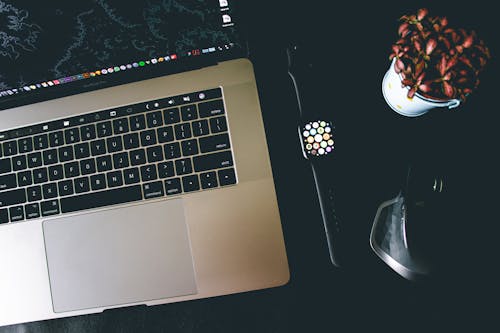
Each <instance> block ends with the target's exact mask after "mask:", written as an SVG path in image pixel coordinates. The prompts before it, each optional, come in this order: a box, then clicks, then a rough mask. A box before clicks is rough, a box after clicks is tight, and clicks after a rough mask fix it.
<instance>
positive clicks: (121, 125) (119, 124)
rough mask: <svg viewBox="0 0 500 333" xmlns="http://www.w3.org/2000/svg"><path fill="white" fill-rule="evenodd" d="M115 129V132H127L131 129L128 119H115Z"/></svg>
mask: <svg viewBox="0 0 500 333" xmlns="http://www.w3.org/2000/svg"><path fill="white" fill-rule="evenodd" d="M113 130H114V131H115V134H123V133H127V132H128V131H129V127H128V119H127V118H119V119H115V120H113Z"/></svg>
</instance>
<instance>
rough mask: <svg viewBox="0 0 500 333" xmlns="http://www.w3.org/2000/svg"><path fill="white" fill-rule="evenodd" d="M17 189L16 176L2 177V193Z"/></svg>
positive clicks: (0, 189) (0, 183) (0, 177)
mask: <svg viewBox="0 0 500 333" xmlns="http://www.w3.org/2000/svg"><path fill="white" fill-rule="evenodd" d="M15 187H17V180H16V174H15V173H11V174H8V175H4V176H0V191H3V190H8V189H11V188H15Z"/></svg>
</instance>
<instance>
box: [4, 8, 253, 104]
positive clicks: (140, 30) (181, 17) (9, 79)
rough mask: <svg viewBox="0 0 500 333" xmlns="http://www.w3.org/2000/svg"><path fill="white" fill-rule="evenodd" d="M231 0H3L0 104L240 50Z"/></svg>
mask: <svg viewBox="0 0 500 333" xmlns="http://www.w3.org/2000/svg"><path fill="white" fill-rule="evenodd" d="M232 2H234V0H208V1H207V0H142V1H133V2H128V1H123V0H95V1H85V2H79V1H78V2H74V1H67V0H54V1H49V2H45V1H36V2H35V1H32V2H29V3H20V4H18V2H13V1H11V0H0V110H3V109H7V108H12V107H16V106H22V105H26V104H31V103H35V102H40V101H44V100H48V99H53V98H58V97H63V96H68V95H72V94H76V93H81V92H85V91H91V90H95V89H101V88H104V87H110V86H114V85H119V84H123V83H127V82H132V81H138V80H142V79H147V78H152V77H157V76H162V75H166V74H171V73H176V72H180V71H184V70H186V69H188V68H198V67H202V66H206V65H209V64H215V63H216V62H217V61H221V60H226V59H231V58H234V57H238V56H242V55H244V54H245V52H244V50H243V49H244V47H243V45H242V43H241V37H240V36H239V33H238V32H237V30H236V28H235V22H236V19H235V18H236V14H235V10H234V7H235V6H234V5H233V3H232Z"/></svg>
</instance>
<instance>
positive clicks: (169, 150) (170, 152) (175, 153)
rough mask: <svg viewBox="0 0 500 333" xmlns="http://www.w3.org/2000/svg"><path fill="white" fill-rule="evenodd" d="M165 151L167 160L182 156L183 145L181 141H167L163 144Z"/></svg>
mask: <svg viewBox="0 0 500 333" xmlns="http://www.w3.org/2000/svg"><path fill="white" fill-rule="evenodd" d="M163 151H164V153H165V159H166V160H170V159H174V158H178V157H181V146H180V144H179V142H172V143H167V144H166V145H164V146H163Z"/></svg>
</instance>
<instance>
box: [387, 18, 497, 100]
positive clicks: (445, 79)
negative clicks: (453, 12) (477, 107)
mask: <svg viewBox="0 0 500 333" xmlns="http://www.w3.org/2000/svg"><path fill="white" fill-rule="evenodd" d="M400 21H401V23H400V25H399V27H398V36H399V39H398V40H397V42H396V43H395V44H393V45H392V52H391V54H390V59H391V60H392V59H394V58H395V59H396V61H395V70H396V72H397V73H399V74H400V75H401V77H402V81H401V82H402V84H403V85H404V86H407V87H409V88H410V89H409V91H408V97H409V98H413V96H414V95H415V94H416V93H417V92H418V93H420V94H422V95H425V96H426V97H429V98H433V99H450V98H460V99H461V100H462V101H465V99H466V98H467V95H468V94H470V93H471V92H472V91H473V90H474V89H476V88H477V86H478V85H479V78H478V76H479V74H480V73H481V72H482V70H483V69H484V67H485V66H486V64H487V63H488V60H489V59H490V58H491V55H490V51H489V49H488V48H487V47H486V45H485V44H484V42H483V41H482V40H480V39H479V38H477V36H476V33H475V32H474V31H470V32H469V31H466V30H465V29H455V28H452V27H449V26H448V19H447V18H446V17H439V16H430V15H429V11H428V10H427V9H426V8H421V9H419V10H418V11H417V13H416V14H412V15H404V16H402V17H401V18H400Z"/></svg>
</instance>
